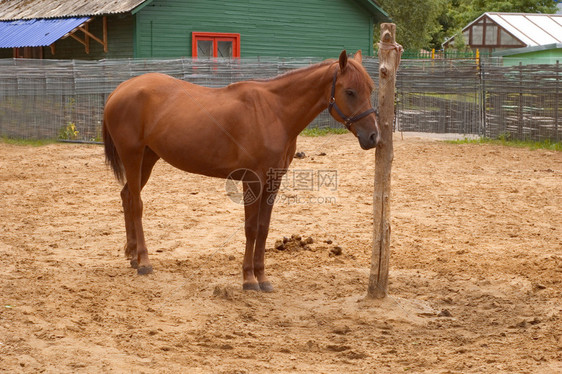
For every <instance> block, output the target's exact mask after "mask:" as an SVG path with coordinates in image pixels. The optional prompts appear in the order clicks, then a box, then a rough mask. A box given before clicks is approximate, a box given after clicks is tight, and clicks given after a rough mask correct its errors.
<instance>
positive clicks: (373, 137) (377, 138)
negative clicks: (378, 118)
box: [369, 132, 379, 145]
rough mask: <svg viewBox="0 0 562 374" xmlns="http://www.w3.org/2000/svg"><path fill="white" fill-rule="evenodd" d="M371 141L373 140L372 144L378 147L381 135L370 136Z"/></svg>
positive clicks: (373, 134)
mask: <svg viewBox="0 0 562 374" xmlns="http://www.w3.org/2000/svg"><path fill="white" fill-rule="evenodd" d="M369 140H371V144H374V145H377V143H378V142H379V134H378V133H376V132H374V133H372V134H371V136H369Z"/></svg>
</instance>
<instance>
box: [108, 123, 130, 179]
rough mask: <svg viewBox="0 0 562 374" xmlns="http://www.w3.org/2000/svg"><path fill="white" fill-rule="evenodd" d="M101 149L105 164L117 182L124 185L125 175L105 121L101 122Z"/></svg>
mask: <svg viewBox="0 0 562 374" xmlns="http://www.w3.org/2000/svg"><path fill="white" fill-rule="evenodd" d="M103 147H104V149H105V163H106V164H107V165H109V166H111V169H113V174H115V178H117V180H118V181H119V182H121V183H124V182H125V174H124V172H123V162H122V161H121V158H120V157H119V153H117V148H115V144H114V143H113V139H112V138H111V134H110V133H109V131H108V130H107V126H106V125H105V121H104V122H103Z"/></svg>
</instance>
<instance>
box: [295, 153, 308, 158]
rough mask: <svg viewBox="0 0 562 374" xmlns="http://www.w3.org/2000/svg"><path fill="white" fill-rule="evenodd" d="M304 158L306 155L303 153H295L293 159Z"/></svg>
mask: <svg viewBox="0 0 562 374" xmlns="http://www.w3.org/2000/svg"><path fill="white" fill-rule="evenodd" d="M305 157H306V154H305V153H304V152H297V153H295V158H299V159H302V158H305Z"/></svg>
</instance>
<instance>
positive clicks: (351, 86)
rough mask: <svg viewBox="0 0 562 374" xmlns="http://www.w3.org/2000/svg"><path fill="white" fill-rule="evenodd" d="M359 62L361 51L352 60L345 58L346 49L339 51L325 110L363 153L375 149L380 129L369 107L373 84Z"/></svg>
mask: <svg viewBox="0 0 562 374" xmlns="http://www.w3.org/2000/svg"><path fill="white" fill-rule="evenodd" d="M362 61H363V58H362V55H361V51H357V53H356V54H355V56H354V57H353V58H352V59H348V58H347V52H346V51H345V50H344V51H342V53H341V54H340V57H339V64H338V65H339V67H338V69H337V70H336V71H335V73H334V77H333V81H332V89H331V94H330V102H329V107H328V108H329V111H330V114H331V115H332V117H334V119H335V120H336V121H338V122H341V123H343V124H344V125H345V127H347V129H348V130H349V131H351V132H352V133H353V134H354V135H355V136H356V137H357V138H358V139H359V145H360V146H361V148H363V149H365V150H366V149H371V148H373V147H376V146H377V144H378V142H379V141H380V129H379V125H378V122H377V116H376V112H375V110H374V109H373V107H372V105H371V94H372V93H373V91H374V89H375V83H374V82H373V80H372V79H371V77H370V76H369V74H368V73H367V71H366V70H365V68H364V67H363V64H362ZM345 113H348V114H347V115H346V114H345Z"/></svg>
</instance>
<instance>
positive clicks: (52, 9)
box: [0, 0, 147, 21]
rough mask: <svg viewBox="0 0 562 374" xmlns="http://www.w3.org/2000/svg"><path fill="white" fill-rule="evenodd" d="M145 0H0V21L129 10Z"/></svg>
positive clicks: (80, 15) (95, 14) (113, 12)
mask: <svg viewBox="0 0 562 374" xmlns="http://www.w3.org/2000/svg"><path fill="white" fill-rule="evenodd" d="M145 1H147V0H0V21H12V20H22V19H34V18H63V17H83V16H97V15H103V14H115V13H126V12H130V11H132V10H133V9H135V8H136V7H138V6H139V5H141V4H142V3H144V2H145Z"/></svg>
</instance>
